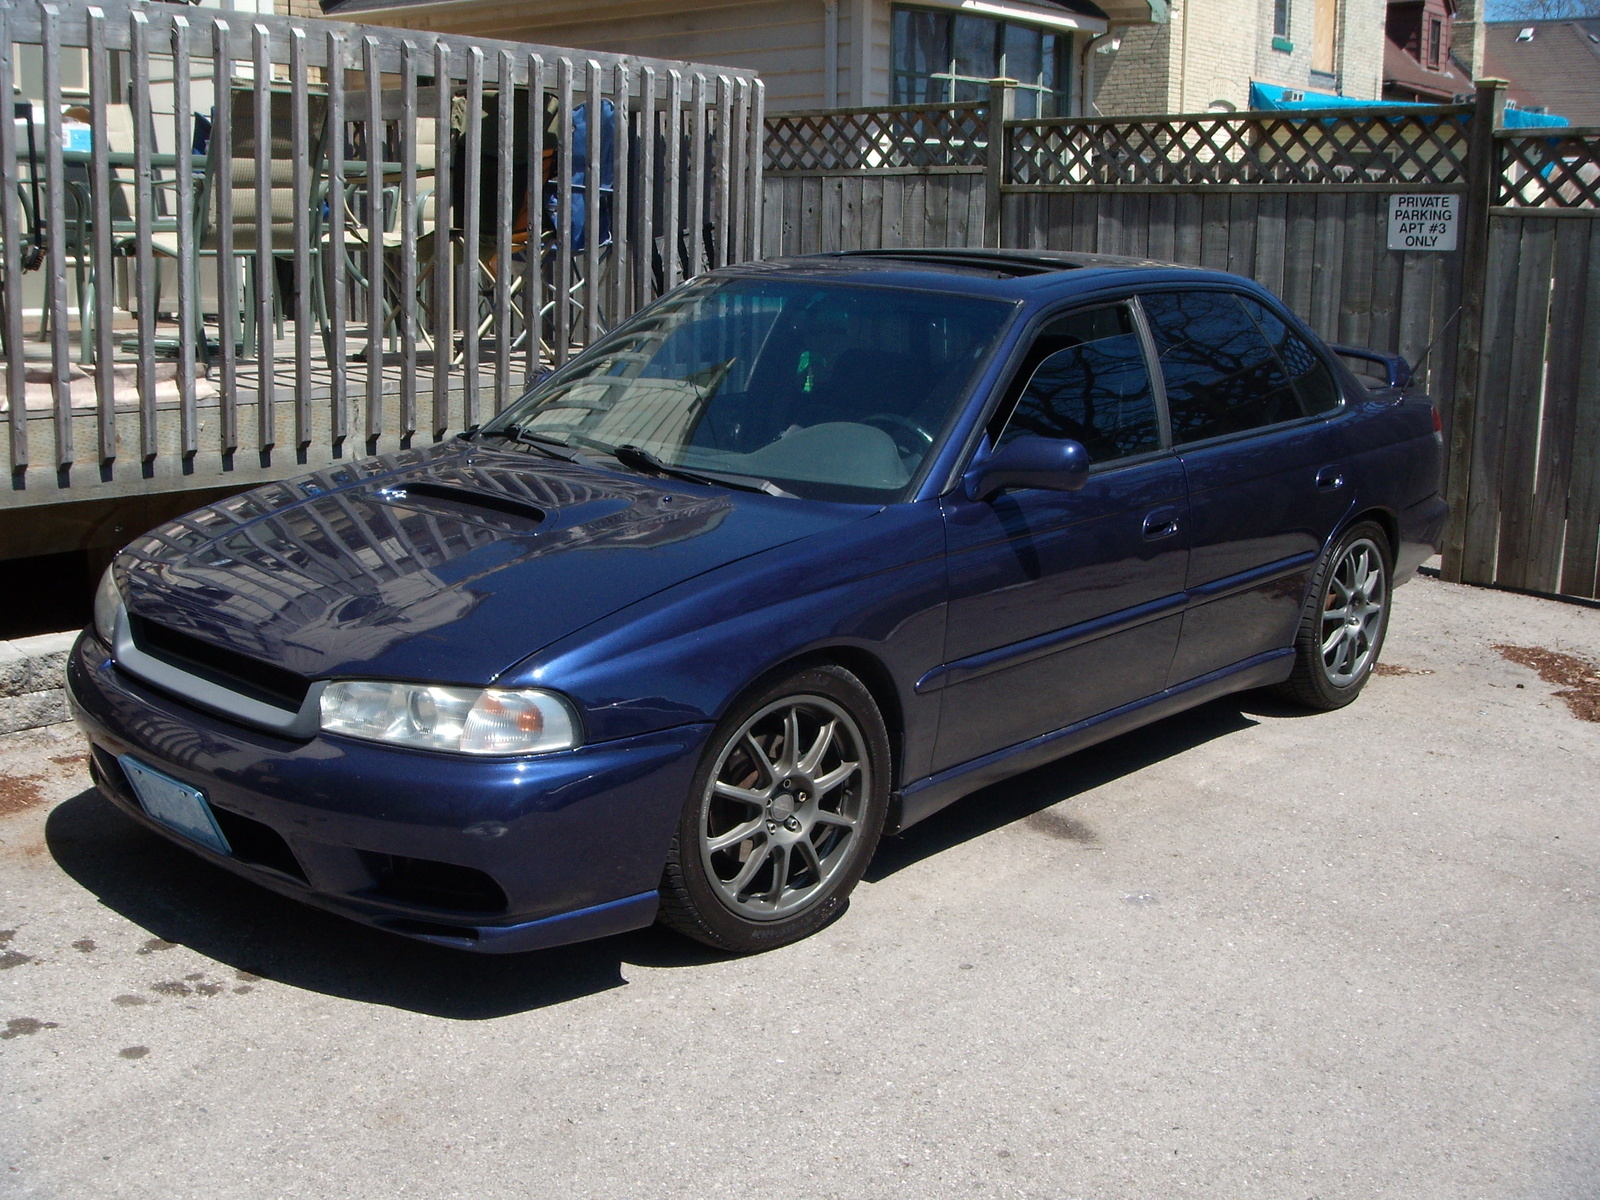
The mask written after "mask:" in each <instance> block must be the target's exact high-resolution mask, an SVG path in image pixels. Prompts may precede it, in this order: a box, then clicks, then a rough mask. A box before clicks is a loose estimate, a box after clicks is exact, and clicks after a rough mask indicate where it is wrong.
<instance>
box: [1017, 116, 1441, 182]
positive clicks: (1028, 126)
mask: <svg viewBox="0 0 1600 1200" xmlns="http://www.w3.org/2000/svg"><path fill="white" fill-rule="evenodd" d="M1468 112H1470V110H1469V109H1466V108H1461V107H1450V108H1440V109H1438V110H1436V111H1434V112H1428V113H1418V112H1416V111H1407V112H1400V111H1398V110H1397V111H1395V112H1385V111H1381V110H1371V109H1368V110H1363V111H1361V112H1359V113H1356V114H1354V115H1344V114H1341V113H1338V112H1334V113H1326V114H1305V113H1294V114H1289V113H1284V114H1281V115H1280V114H1275V113H1274V114H1263V113H1223V114H1210V113H1207V114H1202V115H1198V116H1180V117H1147V118H1132V119H1116V118H1109V119H1104V120H1072V121H1066V122H1037V121H1018V122H1014V123H1008V124H1007V127H1006V132H1007V139H1006V140H1007V151H1008V159H1007V165H1008V167H1009V182H1011V183H1013V184H1045V185H1057V186H1067V187H1071V186H1073V185H1078V186H1094V185H1103V184H1133V185H1167V186H1177V185H1185V184H1188V185H1219V186H1222V185H1229V184H1250V183H1254V184H1309V185H1327V184H1343V183H1407V184H1424V185H1440V184H1443V185H1450V184H1459V183H1464V182H1465V181H1466V175H1467V128H1468V118H1467V114H1468Z"/></svg>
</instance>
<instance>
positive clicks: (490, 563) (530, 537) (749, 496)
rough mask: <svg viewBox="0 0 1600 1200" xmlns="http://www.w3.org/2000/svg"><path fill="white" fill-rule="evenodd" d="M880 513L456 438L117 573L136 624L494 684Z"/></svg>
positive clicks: (401, 675) (291, 492) (325, 674)
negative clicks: (756, 561)
mask: <svg viewBox="0 0 1600 1200" xmlns="http://www.w3.org/2000/svg"><path fill="white" fill-rule="evenodd" d="M872 511H874V510H873V509H871V508H867V507H861V506H856V505H839V504H823V503H817V502H813V501H806V500H794V499H783V498H777V497H772V496H766V495H761V494H757V493H751V492H736V491H731V490H727V489H722V488H712V487H700V486H698V485H694V484H679V483H678V482H676V481H671V480H657V479H655V478H651V477H645V476H635V475H630V474H627V473H624V472H621V471H610V470H604V469H601V468H599V467H590V466H587V465H583V464H580V463H567V462H562V461H557V460H555V459H551V458H548V457H545V456H544V455H542V454H540V453H538V452H537V451H534V450H531V449H527V448H524V447H516V446H499V445H493V446H491V445H483V444H479V443H474V442H464V441H457V442H453V443H447V444H445V445H442V446H437V447H430V448H428V449H426V450H419V451H414V452H412V451H408V452H404V453H401V454H395V455H389V456H385V457H382V458H377V459H369V460H366V461H364V462H361V463H355V464H351V465H350V466H348V467H344V468H340V469H337V470H329V471H322V472H318V473H316V474H313V475H309V476H306V477H304V478H302V479H298V480H294V481H290V482H287V483H278V484H271V485H268V486H266V487H262V488H257V489H255V490H254V491H251V492H246V493H244V494H243V495H239V496H235V497H233V498H231V499H229V500H225V501H223V502H221V503H219V504H215V505H212V506H209V507H207V508H202V509H199V510H198V511H196V512H193V513H190V514H189V515H188V516H185V517H182V518H179V519H178V520H176V521H173V522H171V523H169V524H167V525H164V526H162V527H160V528H158V529H156V530H155V531H153V532H152V533H150V534H147V535H146V536H144V537H143V538H141V539H139V540H138V541H136V542H134V543H133V544H132V545H130V546H129V547H128V549H127V550H125V551H124V552H123V553H122V555H120V556H119V557H118V559H117V563H116V567H115V570H116V573H117V580H118V583H119V585H120V587H121V589H122V594H123V597H124V599H125V600H126V602H127V606H128V611H129V613H130V615H131V616H133V617H134V618H136V619H138V621H136V624H138V622H139V621H142V622H150V623H153V624H155V625H157V626H161V627H164V629H166V630H176V631H177V632H179V633H180V634H183V635H187V636H188V637H191V638H195V639H199V640H200V641H202V642H205V643H208V644H209V645H211V646H215V647H221V648H223V649H225V650H229V651H233V652H236V653H240V654H244V655H247V656H249V657H251V658H255V659H260V660H264V661H267V662H270V663H273V664H275V665H277V666H279V667H283V668H286V669H288V670H290V671H293V672H295V673H296V674H298V675H301V676H304V677H306V678H308V679H317V678H329V677H339V676H342V677H347V678H348V677H357V676H370V677H374V678H389V679H419V680H430V681H438V682H451V683H464V684H483V683H489V682H492V681H493V680H494V679H495V678H496V677H497V676H498V675H499V674H500V673H502V672H503V671H505V670H506V669H507V668H509V667H510V666H512V665H513V664H515V663H517V662H518V661H520V660H521V659H523V658H525V657H527V656H528V655H529V654H532V653H534V652H536V651H538V650H540V649H541V648H543V647H544V646H546V645H548V644H550V643H551V642H553V641H556V640H557V639H559V638H563V637H566V636H568V635H570V634H572V633H574V632H576V631H577V630H579V629H581V628H582V627H584V626H585V625H588V624H590V623H591V622H593V621H597V620H599V619H601V618H602V617H605V616H608V615H610V614H611V613H613V612H615V611H616V610H618V609H620V608H623V607H625V606H627V605H629V604H634V603H636V602H638V601H640V600H643V599H645V598H647V597H649V596H651V595H653V594H654V593H656V592H659V591H661V590H663V589H665V588H668V587H671V586H673V585H675V584H678V583H682V582H683V581H685V580H687V579H690V578H693V577H694V576H696V575H699V574H702V573H704V572H706V571H710V570H714V569H715V568H717V567H721V566H725V565H726V564H728V563H731V562H734V561H736V560H738V559H741V558H744V557H747V556H748V555H751V554H755V553H758V552H760V551H763V550H768V549H771V548H772V547H775V546H780V545H783V544H784V543H786V542H790V541H793V540H795V539H797V538H802V537H806V536H809V535H811V534H814V533H818V532H822V531H824V530H826V529H828V528H830V527H834V526H838V525H840V524H844V523H848V522H851V521H855V520H859V519H860V518H862V517H864V516H866V515H868V514H869V513H871V512H872ZM169 641H170V639H169ZM202 657H210V656H209V654H207V655H203V656H202Z"/></svg>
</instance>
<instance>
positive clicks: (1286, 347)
mask: <svg viewBox="0 0 1600 1200" xmlns="http://www.w3.org/2000/svg"><path fill="white" fill-rule="evenodd" d="M1240 302H1241V303H1242V304H1243V305H1244V307H1245V311H1246V312H1248V313H1249V314H1250V315H1251V316H1252V317H1254V318H1255V319H1256V324H1258V325H1260V326H1261V332H1262V333H1264V334H1266V335H1267V341H1269V342H1271V343H1272V348H1273V349H1274V350H1276V351H1277V352H1278V361H1279V362H1281V363H1282V364H1283V366H1284V369H1285V370H1286V371H1288V372H1289V378H1290V379H1291V380H1293V382H1294V390H1295V391H1296V392H1297V393H1299V396H1300V404H1301V406H1302V407H1303V408H1304V410H1305V411H1306V413H1307V414H1308V415H1310V414H1315V413H1324V412H1327V411H1329V410H1330V409H1334V408H1338V407H1339V385H1338V384H1337V383H1335V382H1334V379H1333V372H1332V371H1330V370H1328V364H1327V363H1325V362H1323V361H1322V360H1321V359H1320V358H1318V357H1317V353H1316V351H1314V350H1313V349H1312V348H1311V347H1310V346H1309V345H1307V344H1306V340H1305V338H1303V337H1301V336H1300V335H1299V334H1298V333H1296V332H1295V331H1294V330H1292V329H1290V328H1289V327H1288V326H1287V325H1285V324H1284V323H1283V321H1282V319H1281V318H1279V316H1278V314H1277V313H1275V312H1273V311H1272V310H1271V309H1270V308H1268V307H1267V306H1266V305H1265V304H1262V303H1260V302H1259V301H1256V300H1252V299H1250V298H1249V297H1248V296H1244V297H1241V298H1240Z"/></svg>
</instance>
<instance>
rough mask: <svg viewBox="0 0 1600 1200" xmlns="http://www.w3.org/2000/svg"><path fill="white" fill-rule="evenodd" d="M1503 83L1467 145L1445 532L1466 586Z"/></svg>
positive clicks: (1484, 87) (1491, 86) (1447, 568)
mask: <svg viewBox="0 0 1600 1200" xmlns="http://www.w3.org/2000/svg"><path fill="white" fill-rule="evenodd" d="M1506 86H1507V83H1506V81H1505V80H1504V79H1480V80H1478V81H1477V99H1476V107H1475V108H1474V109H1473V113H1472V129H1471V131H1470V133H1469V134H1468V140H1467V204H1466V210H1467V211H1466V214H1465V217H1464V219H1463V223H1462V237H1463V238H1464V239H1465V240H1464V242H1463V254H1464V257H1463V259H1462V262H1461V323H1460V324H1459V325H1458V326H1457V327H1456V387H1455V396H1454V398H1453V401H1452V404H1451V407H1450V483H1449V495H1448V497H1447V498H1448V499H1449V501H1450V523H1449V526H1448V527H1447V529H1446V531H1445V542H1444V570H1443V572H1442V574H1443V576H1444V578H1446V579H1448V580H1450V581H1451V582H1452V583H1460V582H1461V567H1462V556H1463V555H1462V551H1463V549H1464V547H1465V544H1466V536H1467V504H1468V501H1469V499H1470V493H1469V487H1468V484H1469V482H1470V480H1471V477H1472V453H1473V445H1474V441H1475V439H1474V432H1475V430H1474V427H1475V425H1476V424H1477V417H1478V391H1479V387H1480V385H1481V383H1482V379H1481V377H1480V376H1481V371H1480V369H1479V368H1480V366H1481V363H1482V361H1483V343H1484V338H1485V333H1486V331H1485V329H1484V328H1483V320H1484V303H1483V300H1484V289H1485V288H1486V286H1487V284H1488V273H1489V208H1490V206H1491V205H1492V204H1493V203H1494V191H1495V186H1496V183H1497V182H1498V176H1499V159H1498V156H1497V154H1496V146H1495V140H1494V132H1495V130H1496V129H1499V128H1500V125H1501V123H1502V122H1503V121H1504V119H1505V107H1506Z"/></svg>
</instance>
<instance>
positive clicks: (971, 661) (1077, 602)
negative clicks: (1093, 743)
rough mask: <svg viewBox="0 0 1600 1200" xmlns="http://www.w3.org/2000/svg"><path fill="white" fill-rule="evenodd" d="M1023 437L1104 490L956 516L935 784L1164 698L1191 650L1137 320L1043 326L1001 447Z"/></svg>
mask: <svg viewBox="0 0 1600 1200" xmlns="http://www.w3.org/2000/svg"><path fill="white" fill-rule="evenodd" d="M1008 409H1009V411H1008ZM1023 433H1031V434H1036V435H1040V436H1044V437H1063V438H1072V439H1074V440H1076V441H1079V442H1081V443H1083V445H1084V447H1085V448H1086V449H1087V450H1088V451H1089V456H1090V462H1091V464H1092V466H1091V474H1090V476H1089V481H1088V484H1087V485H1086V486H1085V487H1084V488H1083V490H1081V491H1078V492H1052V491H1044V490H1040V489H1033V488H1026V489H1015V490H1012V491H1007V492H1003V493H1001V494H1000V495H998V496H995V497H992V498H991V499H989V500H987V501H974V500H969V499H967V498H966V496H965V495H964V494H962V493H960V492H957V493H956V494H955V495H952V496H949V497H947V498H946V499H945V500H944V501H943V504H944V514H945V529H946V544H947V547H948V553H949V572H950V607H949V619H948V626H947V634H946V646H945V661H944V664H943V665H942V666H941V667H940V668H938V670H936V671H935V672H932V673H931V674H930V676H929V677H928V678H926V679H925V680H924V681H923V684H922V687H923V688H924V689H927V688H934V687H942V688H944V689H945V695H944V702H943V705H942V709H941V717H940V722H939V735H938V743H937V746H936V749H935V761H934V764H933V769H934V770H935V771H938V770H943V769H945V768H947V767H950V766H954V765H956V764H958V763H961V762H965V761H967V760H969V759H973V758H977V757H979V756H981V755H984V754H987V753H990V752H991V751H994V750H999V749H1002V748H1004V747H1006V746H1011V745H1014V744H1016V743H1018V742H1023V741H1027V740H1028V739H1030V738H1033V737H1037V736H1038V735H1040V734H1044V733H1049V732H1052V731H1054V730H1057V729H1061V728H1064V727H1066V726H1068V725H1071V724H1073V723H1074V722H1076V721H1080V720H1082V719H1084V718H1085V717H1090V716H1094V715H1095V714H1097V713H1100V712H1104V711H1106V710H1107V709H1111V708H1115V707H1117V706H1118V705H1121V704H1125V703H1127V702H1129V701H1131V700H1136V699H1140V698H1142V697H1144V696H1147V695H1149V694H1151V693H1153V692H1159V691H1160V690H1161V689H1162V687H1163V686H1164V685H1165V682H1166V678H1167V672H1168V668H1169V667H1170V665H1171V662H1172V656H1173V652H1174V650H1175V648H1176V646H1177V641H1178V632H1179V624H1180V622H1181V619H1182V618H1181V612H1182V606H1183V582H1184V573H1185V568H1186V565H1187V561H1188V514H1187V508H1186V501H1185V494H1184V477H1183V468H1182V466H1181V464H1180V463H1179V462H1178V460H1177V458H1176V457H1175V456H1174V455H1173V453H1172V451H1171V449H1170V447H1169V445H1168V438H1167V434H1166V423H1165V421H1164V419H1163V417H1162V415H1161V412H1160V408H1159V406H1158V404H1157V401H1156V396H1155V393H1154V389H1153V388H1152V386H1151V379H1150V373H1149V367H1148V360H1147V357H1146V352H1145V344H1144V341H1143V340H1142V337H1141V335H1140V333H1139V331H1138V328H1137V325H1136V323H1135V320H1134V316H1133V313H1132V310H1131V308H1130V306H1128V305H1127V304H1111V305H1099V306H1097V307H1094V308H1090V309H1080V310H1077V311H1074V312H1070V313H1067V314H1065V315H1063V316H1060V317H1057V318H1054V319H1052V320H1050V321H1048V322H1047V323H1046V324H1045V325H1044V326H1043V328H1042V329H1041V331H1040V332H1039V334H1038V335H1037V337H1036V339H1035V342H1034V345H1033V347H1032V349H1031V351H1030V353H1029V354H1028V356H1027V358H1026V359H1025V360H1024V363H1023V366H1022V369H1021V370H1020V371H1019V372H1018V376H1017V382H1016V383H1015V385H1014V386H1013V388H1012V389H1011V397H1010V398H1009V399H1008V404H1007V405H1003V406H1002V409H1001V411H1000V413H998V414H997V416H996V419H995V421H994V422H993V423H992V424H991V426H990V431H989V437H990V439H991V440H993V441H994V442H995V444H996V445H997V447H998V446H1003V445H1004V444H1005V443H1006V442H1007V441H1009V440H1010V439H1011V438H1014V437H1016V436H1018V435H1020V434H1023Z"/></svg>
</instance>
